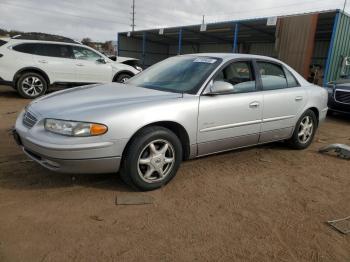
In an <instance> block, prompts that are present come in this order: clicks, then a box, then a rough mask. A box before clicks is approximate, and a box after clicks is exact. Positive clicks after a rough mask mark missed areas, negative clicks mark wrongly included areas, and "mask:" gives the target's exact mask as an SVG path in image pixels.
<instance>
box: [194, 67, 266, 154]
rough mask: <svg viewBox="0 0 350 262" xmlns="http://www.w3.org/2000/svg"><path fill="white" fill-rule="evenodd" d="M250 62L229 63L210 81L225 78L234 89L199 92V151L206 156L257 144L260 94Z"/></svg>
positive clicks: (223, 79) (260, 103) (260, 115)
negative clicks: (217, 92)
mask: <svg viewBox="0 0 350 262" xmlns="http://www.w3.org/2000/svg"><path fill="white" fill-rule="evenodd" d="M255 79H256V78H255V74H254V70H253V67H252V63H251V62H250V61H240V62H237V61H236V62H232V63H231V64H229V65H228V66H227V67H225V68H224V69H223V70H222V71H220V72H219V73H218V74H217V75H216V76H215V78H214V79H213V81H214V82H215V81H225V82H228V83H230V84H232V86H233V91H232V92H230V93H226V94H220V95H214V96H213V95H202V96H201V97H200V104H199V117H198V137H197V141H198V154H199V155H206V154H211V153H215V152H221V151H225V150H230V149H234V148H239V147H244V146H249V145H254V144H257V143H258V140H259V133H260V129H261V120H262V106H263V105H262V102H263V98H262V93H261V92H260V91H259V90H258V89H257V84H256V81H255Z"/></svg>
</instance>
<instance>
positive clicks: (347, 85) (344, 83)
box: [330, 79, 350, 90]
mask: <svg viewBox="0 0 350 262" xmlns="http://www.w3.org/2000/svg"><path fill="white" fill-rule="evenodd" d="M330 85H331V86H335V87H336V88H337V89H339V88H340V89H346V90H350V79H339V80H337V81H333V82H330Z"/></svg>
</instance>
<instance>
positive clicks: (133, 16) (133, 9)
mask: <svg viewBox="0 0 350 262" xmlns="http://www.w3.org/2000/svg"><path fill="white" fill-rule="evenodd" d="M131 8H132V13H131V15H132V18H131V31H132V32H134V31H135V26H136V25H135V0H132V6H131Z"/></svg>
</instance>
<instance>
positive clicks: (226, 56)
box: [184, 53, 310, 85]
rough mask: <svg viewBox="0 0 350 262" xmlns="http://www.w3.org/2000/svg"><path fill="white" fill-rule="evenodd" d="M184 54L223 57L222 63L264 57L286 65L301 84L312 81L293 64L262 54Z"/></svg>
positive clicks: (263, 58) (307, 83)
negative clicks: (293, 66) (294, 67)
mask: <svg viewBox="0 0 350 262" xmlns="http://www.w3.org/2000/svg"><path fill="white" fill-rule="evenodd" d="M184 56H196V57H213V58H221V59H222V60H223V61H222V63H225V62H228V61H230V60H232V59H262V60H266V61H271V62H275V63H278V64H281V65H284V66H285V67H286V68H287V69H288V70H289V71H291V72H292V73H293V75H294V76H295V77H296V78H297V79H298V81H299V83H300V84H301V85H310V83H309V82H307V81H306V80H305V78H304V77H302V76H301V75H300V74H299V73H298V72H297V71H295V70H294V69H293V68H292V67H291V66H289V65H288V64H286V63H284V62H282V61H280V60H278V59H275V58H273V57H268V56H262V55H252V54H236V53H198V54H188V55H184Z"/></svg>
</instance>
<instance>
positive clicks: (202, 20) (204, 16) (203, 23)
mask: <svg viewBox="0 0 350 262" xmlns="http://www.w3.org/2000/svg"><path fill="white" fill-rule="evenodd" d="M204 18H205V15H203V20H202V25H204Z"/></svg>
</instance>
